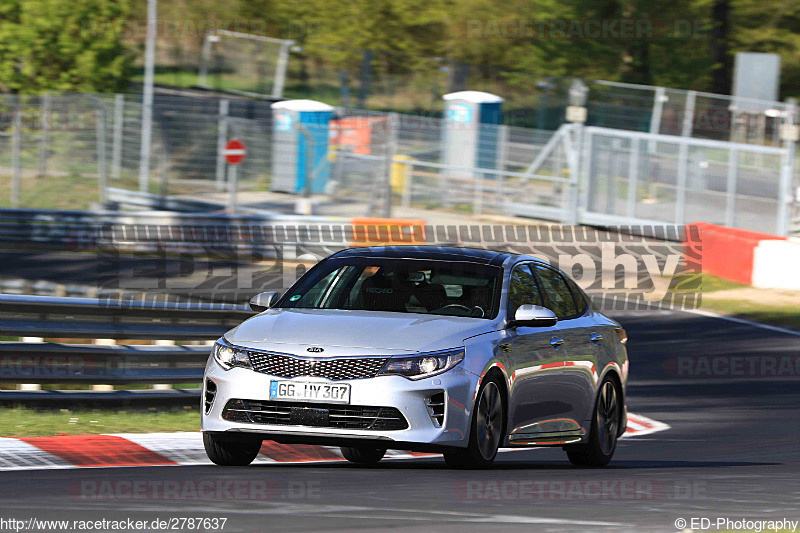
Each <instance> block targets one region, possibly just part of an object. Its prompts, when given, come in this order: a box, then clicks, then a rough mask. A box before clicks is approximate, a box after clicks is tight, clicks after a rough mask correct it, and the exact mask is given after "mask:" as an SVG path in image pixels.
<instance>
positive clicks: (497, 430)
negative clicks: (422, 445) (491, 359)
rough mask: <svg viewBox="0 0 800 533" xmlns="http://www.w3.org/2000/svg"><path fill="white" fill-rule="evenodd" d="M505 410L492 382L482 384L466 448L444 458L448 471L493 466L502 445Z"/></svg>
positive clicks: (447, 454)
mask: <svg viewBox="0 0 800 533" xmlns="http://www.w3.org/2000/svg"><path fill="white" fill-rule="evenodd" d="M504 427H505V406H504V405H503V396H502V393H501V392H500V387H499V385H498V384H497V382H496V381H494V380H493V379H489V380H487V381H485V382H484V383H483V384H482V385H481V388H480V390H479V391H478V401H476V402H475V409H474V413H473V415H472V426H471V427H470V432H469V444H468V445H467V447H466V448H465V449H463V450H457V451H453V452H449V453H445V454H444V462H445V463H446V464H447V466H449V467H451V468H488V467H490V466H491V465H492V463H494V460H495V458H496V457H497V451H498V450H499V449H500V445H501V444H502V443H503V436H504Z"/></svg>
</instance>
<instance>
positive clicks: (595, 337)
mask: <svg viewBox="0 0 800 533" xmlns="http://www.w3.org/2000/svg"><path fill="white" fill-rule="evenodd" d="M601 340H603V336H602V335H600V334H599V333H592V334H591V335H589V342H593V343H595V344H597V343H598V342H600V341H601Z"/></svg>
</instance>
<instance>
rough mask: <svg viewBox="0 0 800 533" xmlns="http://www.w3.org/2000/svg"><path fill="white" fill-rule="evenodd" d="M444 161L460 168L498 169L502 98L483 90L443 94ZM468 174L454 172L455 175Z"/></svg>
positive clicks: (465, 173) (466, 173)
mask: <svg viewBox="0 0 800 533" xmlns="http://www.w3.org/2000/svg"><path fill="white" fill-rule="evenodd" d="M443 98H444V105H445V109H444V138H443V152H444V154H443V160H444V162H445V164H447V165H454V166H460V167H478V168H491V169H493V168H495V166H496V161H497V153H498V142H499V138H500V135H499V131H500V115H501V112H502V103H503V98H502V97H500V96H497V95H494V94H490V93H484V92H481V91H460V92H456V93H450V94H446V95H444V97H443ZM462 174H463V175H465V176H466V175H468V174H470V173H469V172H466V171H463V172H454V175H462Z"/></svg>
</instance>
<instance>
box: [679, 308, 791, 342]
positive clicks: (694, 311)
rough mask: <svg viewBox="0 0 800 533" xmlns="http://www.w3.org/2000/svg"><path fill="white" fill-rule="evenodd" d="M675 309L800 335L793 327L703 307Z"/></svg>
mask: <svg viewBox="0 0 800 533" xmlns="http://www.w3.org/2000/svg"><path fill="white" fill-rule="evenodd" d="M675 311H685V312H687V313H694V314H696V315H703V316H705V317H709V318H719V319H720V320H728V321H730V322H736V323H737V324H745V325H748V326H753V327H756V328H761V329H766V330H769V331H775V332H778V333H785V334H787V335H794V336H795V337H800V331H796V330H793V329H786V328H782V327H780V326H773V325H770V324H762V323H761V322H753V321H752V320H747V319H746V318H739V317H735V316H728V315H723V314H721V313H717V312H715V311H705V310H703V309H675Z"/></svg>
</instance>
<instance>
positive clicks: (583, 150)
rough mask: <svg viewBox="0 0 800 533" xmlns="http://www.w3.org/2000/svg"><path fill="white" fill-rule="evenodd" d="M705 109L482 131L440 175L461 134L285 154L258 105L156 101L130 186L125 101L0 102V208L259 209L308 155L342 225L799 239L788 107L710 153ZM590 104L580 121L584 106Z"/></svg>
mask: <svg viewBox="0 0 800 533" xmlns="http://www.w3.org/2000/svg"><path fill="white" fill-rule="evenodd" d="M656 92H657V91H656ZM591 93H592V90H591V89H590V94H591ZM609 94H610V93H609ZM667 94H668V93H667ZM669 98H671V96H669ZM687 98H689V96H687ZM703 98H705V97H702V98H701V95H698V94H695V95H694V97H691V98H689V100H688V101H682V102H679V103H675V102H673V101H672V100H671V99H670V100H665V101H663V102H662V103H663V104H664V107H663V109H662V110H661V111H660V113H657V114H660V117H656V118H658V122H659V124H660V126H659V127H658V128H655V129H656V131H653V132H637V131H632V130H631V129H627V128H608V127H601V126H591V125H589V126H583V125H580V124H569V123H568V124H563V125H562V126H561V127H560V128H559V129H558V130H556V131H555V132H552V131H548V130H539V129H532V128H520V127H515V126H507V125H499V126H491V125H481V126H480V127H481V128H482V135H481V138H482V141H481V144H480V145H479V146H477V147H476V150H475V152H476V154H477V155H478V160H479V161H483V162H482V163H481V166H480V167H477V166H476V163H473V162H466V161H465V162H464V163H463V164H454V163H453V161H458V155H459V154H458V153H455V155H454V154H449V155H448V154H447V153H446V151H447V150H448V149H450V150H452V149H453V148H452V146H451V147H450V148H448V146H449V145H448V143H447V142H446V139H447V135H448V128H453V127H459V126H454V125H453V124H451V123H448V122H446V121H444V120H443V119H440V118H436V117H431V116H421V115H405V114H395V113H384V112H375V111H365V110H360V109H353V108H338V109H336V112H335V119H336V120H335V121H334V122H333V123H332V124H331V128H330V133H331V136H330V138H329V139H327V138H325V136H324V135H322V138H321V139H320V136H311V137H312V139H311V140H310V141H309V139H307V138H305V137H303V138H302V140H300V141H292V142H284V141H283V140H281V138H279V137H277V136H275V135H274V134H273V120H272V109H271V107H270V104H269V103H268V102H263V101H256V100H248V99H221V98H201V97H188V96H175V95H158V96H157V98H156V99H155V102H154V107H153V117H154V123H153V126H154V130H153V131H154V135H153V142H152V146H151V147H150V149H151V157H150V159H149V160H150V173H149V176H150V179H149V182H148V183H147V184H142V183H141V182H140V180H139V164H140V157H139V156H140V150H141V141H140V138H141V137H140V126H141V124H140V121H141V104H140V102H139V101H138V97H134V96H129V95H82V94H66V95H44V96H36V97H21V96H13V95H11V96H4V97H2V98H0V108H1V112H0V121H2V122H0V189H1V190H2V191H3V193H2V194H0V205H3V206H13V207H28V208H59V209H87V208H90V207H93V206H95V207H96V206H99V205H108V203H109V201H110V200H114V201H120V200H125V196H126V191H129V194H128V195H127V196H128V200H129V203H131V204H132V205H135V204H136V202H139V205H140V208H143V207H147V206H148V203H147V202H149V201H150V200H151V199H152V197H153V196H154V197H156V198H164V199H166V198H169V199H170V200H169V201H168V202H167V203H164V204H163V206H166V205H167V204H169V205H170V206H172V208H174V207H175V206H176V205H178V204H183V205H195V206H201V204H202V205H204V206H206V207H205V208H204V207H202V206H201V207H197V209H213V207H211V206H218V207H219V208H222V207H223V206H225V205H229V206H230V205H231V204H234V205H235V204H238V206H239V207H240V208H241V207H244V208H248V207H249V208H265V207H266V208H268V207H269V206H270V196H269V193H270V191H271V190H275V185H276V181H275V176H274V169H275V168H278V169H281V168H283V167H282V166H281V165H280V164H279V163H280V161H283V160H286V161H295V160H297V158H295V156H294V153H295V151H296V150H298V149H299V148H298V147H300V146H303V147H304V149H307V148H308V146H305V145H306V144H307V143H308V142H312V143H317V145H319V144H320V143H321V144H322V146H321V148H322V150H323V152H324V153H325V154H327V157H324V158H322V159H320V160H319V161H318V162H317V166H318V168H314V169H312V179H311V180H309V183H312V185H314V188H315V190H318V191H320V192H324V193H325V194H328V195H329V196H330V197H331V198H332V199H334V200H339V201H347V202H349V203H351V204H353V207H352V212H351V213H350V214H353V215H358V214H387V213H390V212H391V210H392V209H397V208H400V209H402V208H408V207H414V208H422V209H436V208H444V209H450V210H454V211H457V212H460V213H464V214H487V213H488V214H491V213H493V214H501V215H515V216H529V217H535V218H543V219H546V220H555V221H559V222H566V223H587V224H619V223H643V222H652V221H657V222H660V223H674V224H683V223H687V222H694V221H707V222H713V223H719V224H725V225H731V226H736V227H741V228H745V229H751V230H758V231H766V232H770V233H778V234H787V233H791V232H792V231H795V232H797V231H800V227H799V226H798V222H800V221H797V220H796V217H797V203H796V202H794V201H793V197H792V192H793V191H794V190H795V188H796V187H797V185H798V181H797V172H796V165H795V143H794V142H791V141H789V140H782V139H778V140H774V139H773V138H774V134H773V133H772V132H774V131H778V130H780V129H781V128H780V127H779V126H782V127H787V126H792V125H793V124H796V123H797V122H796V120H797V119H796V115H797V112H796V109H795V108H794V107H793V104H791V103H790V104H787V106H788V107H786V108H782V110H777V111H779V113H778V115H776V116H775V117H772V118H771V121H766V118H765V119H764V120H761V123H762V125H763V124H766V127H767V129H766V130H765V131H767V132H769V134H768V135H767V136H766V137H764V138H763V139H759V138H758V137H753V136H750V137H747V136H744V137H741V136H740V137H737V136H736V135H733V136H731V135H727V136H726V137H725V139H724V140H723V139H716V138H708V137H714V135H711V134H708V135H706V134H705V133H703V131H704V130H702V129H701V128H699V127H697V124H698V123H699V122H698V118H697V117H698V116H700V115H699V114H698V113H699V111H698V110H699V109H701V108H704V106H706V104H705V103H701V102H703ZM692 99H693V100H694V103H692V102H691V100H692ZM708 100H709V101H711V97H708ZM772 104H773V105H775V106H782V105H783V104H778V103H775V102H773V103H772ZM588 105H589V108H590V116H591V98H590V99H589V104H588ZM709 105H710V104H709ZM669 106H674V108H670V107H669ZM776 109H777V108H776ZM776 109H773V108H769V109H768V110H769V111H770V114H774V113H773V111H776ZM680 110H683V111H682V113H683V115H682V117H681V116H679V115H680V113H679V111H680ZM726 113H728V111H726ZM762 115H763V116H764V117H767V115H765V114H763V113H762ZM651 119H652V120H655V118H653V117H651ZM620 120H621V118H620ZM677 127H680V131H679V132H678V131H676V128H677ZM348 131H349V133H348ZM353 132H355V134H354V135H351V134H352V133H353ZM674 133H678V134H674ZM234 137H236V138H239V139H241V140H243V141H244V142H245V143H246V145H247V158H246V159H245V161H244V162H243V163H242V164H241V165H240V166H239V168H238V180H237V183H236V187H237V191H234V194H233V195H231V194H230V191H229V184H228V183H227V181H226V180H227V176H226V172H225V169H226V166H225V162H224V160H223V157H222V154H221V151H222V147H223V146H224V144H225V142H226V141H227V140H228V139H230V138H234ZM732 139H733V140H734V142H731V141H732ZM312 148H314V147H312ZM316 148H320V146H316ZM275 162H277V163H278V164H277V165H276V164H274V163H275ZM292 179H294V178H292ZM315 180H323V181H325V182H324V183H322V182H316V183H315ZM143 185H145V186H144V187H143ZM142 195H145V196H142ZM147 195H152V196H149V197H148V196H147ZM148 198H149V199H148ZM234 199H236V201H235V202H234V201H233V200H234ZM165 202H166V200H165ZM123 203H124V202H123ZM158 205H159V204H158V202H156V207H158ZM150 206H151V207H152V203H151V204H150ZM163 206H162V207H163ZM793 209H794V210H795V211H794V213H793V212H792V210H793Z"/></svg>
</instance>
